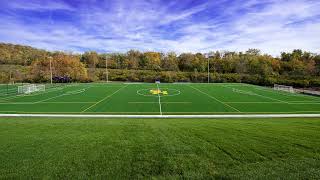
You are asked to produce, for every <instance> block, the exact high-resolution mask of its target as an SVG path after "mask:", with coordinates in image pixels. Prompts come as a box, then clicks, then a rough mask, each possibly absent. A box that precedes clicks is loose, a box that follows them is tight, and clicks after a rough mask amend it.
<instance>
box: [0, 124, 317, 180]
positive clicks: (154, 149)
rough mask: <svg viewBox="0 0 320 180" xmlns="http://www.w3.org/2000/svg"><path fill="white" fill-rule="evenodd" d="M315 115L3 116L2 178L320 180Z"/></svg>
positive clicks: (0, 132) (0, 142) (0, 136)
mask: <svg viewBox="0 0 320 180" xmlns="http://www.w3.org/2000/svg"><path fill="white" fill-rule="evenodd" d="M319 132H320V119H238V120H230V119H229V120H228V119H219V120H206V119H201V120H199V119H180V120H178V119H134V120H133V119H63V118H61V119H49V118H37V119H32V118H1V119H0V179H10V178H12V179H19V178H39V179H59V178H65V179H95V178H103V179H105V178H109V179H110V178H111V179H116V178H118V179H119V178H128V179H135V178H163V179H169V178H192V179H208V178H219V179H220V178H224V179H229V178H240V179H319V178H320V141H319V139H320V133H319Z"/></svg>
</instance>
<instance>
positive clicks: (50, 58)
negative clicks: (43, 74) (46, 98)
mask: <svg viewBox="0 0 320 180" xmlns="http://www.w3.org/2000/svg"><path fill="white" fill-rule="evenodd" d="M49 60H50V83H51V84H52V57H51V56H50V57H49Z"/></svg>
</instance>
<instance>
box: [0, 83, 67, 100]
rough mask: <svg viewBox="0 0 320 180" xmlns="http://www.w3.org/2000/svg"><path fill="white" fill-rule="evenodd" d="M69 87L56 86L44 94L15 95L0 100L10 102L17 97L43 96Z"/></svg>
mask: <svg viewBox="0 0 320 180" xmlns="http://www.w3.org/2000/svg"><path fill="white" fill-rule="evenodd" d="M70 86H71V85H68V86H63V87H60V86H58V87H53V88H49V89H48V90H46V91H44V92H39V93H34V94H31V95H25V94H17V95H13V96H7V97H4V98H0V99H3V100H11V99H15V98H19V97H30V96H37V95H43V94H47V93H50V92H54V91H59V90H63V89H65V88H67V87H70Z"/></svg>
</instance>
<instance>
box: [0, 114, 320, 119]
mask: <svg viewBox="0 0 320 180" xmlns="http://www.w3.org/2000/svg"><path fill="white" fill-rule="evenodd" d="M0 117H39V118H41V117H45V118H140V119H150V118H152V119H154V118H160V119H173V118H174V119H189V118H197V119H222V118H223V119H227V118H228V119H237V118H319V117H320V114H243V115H238V114H228V115H102V114H101V115H99V114H92V115H89V114H88V115H87V114H82V115H74V114H0Z"/></svg>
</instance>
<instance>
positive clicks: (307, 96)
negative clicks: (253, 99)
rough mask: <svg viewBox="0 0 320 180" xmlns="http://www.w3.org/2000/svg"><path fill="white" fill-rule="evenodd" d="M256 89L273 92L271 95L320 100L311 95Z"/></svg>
mask: <svg viewBox="0 0 320 180" xmlns="http://www.w3.org/2000/svg"><path fill="white" fill-rule="evenodd" d="M255 89H257V90H260V91H266V92H271V93H278V94H281V95H284V96H288V97H301V98H307V99H315V100H319V98H317V97H313V96H310V95H305V94H299V93H285V92H281V91H276V90H273V89H272V88H268V87H255Z"/></svg>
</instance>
